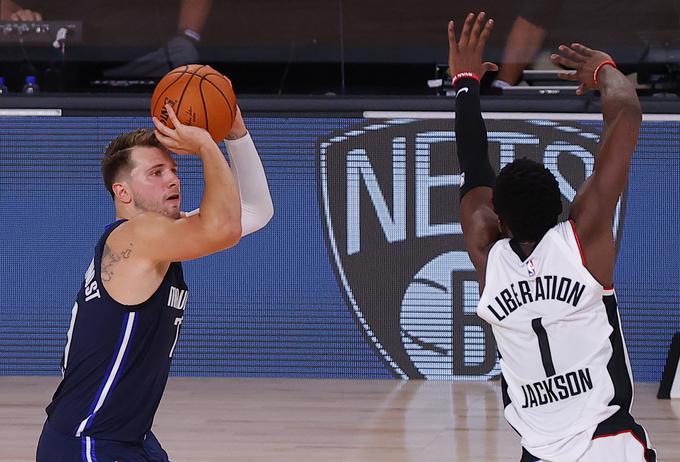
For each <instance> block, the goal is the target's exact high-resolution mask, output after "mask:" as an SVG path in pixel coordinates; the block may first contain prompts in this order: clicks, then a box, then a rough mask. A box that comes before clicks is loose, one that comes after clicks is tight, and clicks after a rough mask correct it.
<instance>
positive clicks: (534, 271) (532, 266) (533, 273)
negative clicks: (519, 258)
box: [527, 260, 536, 278]
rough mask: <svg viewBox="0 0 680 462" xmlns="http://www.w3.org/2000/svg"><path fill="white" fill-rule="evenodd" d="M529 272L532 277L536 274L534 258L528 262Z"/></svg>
mask: <svg viewBox="0 0 680 462" xmlns="http://www.w3.org/2000/svg"><path fill="white" fill-rule="evenodd" d="M527 273H529V277H530V278H532V277H534V276H536V266H534V261H533V260H529V261H528V262H527Z"/></svg>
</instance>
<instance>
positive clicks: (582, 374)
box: [522, 367, 593, 409]
mask: <svg viewBox="0 0 680 462" xmlns="http://www.w3.org/2000/svg"><path fill="white" fill-rule="evenodd" d="M592 389H593V379H592V378H591V377H590V369H588V368H587V367H586V368H585V369H579V370H578V371H575V372H569V373H567V374H564V375H553V376H552V377H548V378H547V379H545V380H541V381H540V382H535V383H531V384H527V385H522V391H523V392H524V404H522V409H526V408H528V407H536V406H543V405H544V404H549V403H554V402H557V401H561V400H563V399H567V398H570V397H572V396H576V395H580V394H581V393H586V392H588V391H590V390H592Z"/></svg>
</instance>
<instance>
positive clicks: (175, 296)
mask: <svg viewBox="0 0 680 462" xmlns="http://www.w3.org/2000/svg"><path fill="white" fill-rule="evenodd" d="M188 299H189V291H188V290H182V289H178V288H177V287H175V286H171V287H170V294H169V295H168V306H169V307H170V308H176V309H178V310H182V311H184V308H185V307H186V306H187V300H188Z"/></svg>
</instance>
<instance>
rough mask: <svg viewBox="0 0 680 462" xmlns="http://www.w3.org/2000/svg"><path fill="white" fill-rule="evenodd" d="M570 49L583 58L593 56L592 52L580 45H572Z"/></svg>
mask: <svg viewBox="0 0 680 462" xmlns="http://www.w3.org/2000/svg"><path fill="white" fill-rule="evenodd" d="M571 47H572V48H573V49H574V50H576V51H578V52H579V53H581V54H582V55H583V56H587V57H591V56H592V55H593V50H591V49H590V48H588V47H587V46H585V45H582V44H580V43H572V44H571Z"/></svg>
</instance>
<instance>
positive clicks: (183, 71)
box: [167, 64, 236, 118]
mask: <svg viewBox="0 0 680 462" xmlns="http://www.w3.org/2000/svg"><path fill="white" fill-rule="evenodd" d="M185 67H186V68H188V67H189V66H185ZM204 67H206V65H205V64H204V65H202V66H201V67H199V68H198V69H197V70H200V69H203V68H204ZM176 73H180V74H182V75H187V74H189V75H191V76H192V78H193V76H196V77H198V78H200V79H201V82H200V83H199V88H201V85H202V83H203V81H204V80H205V81H207V82H209V83H210V85H212V86H213V87H214V88H215V90H217V91H218V92H219V93H220V95H222V97H223V98H224V100H225V102H226V103H227V106H229V111H230V112H231V117H232V118H236V111H235V109H234V108H233V107H231V104H230V103H229V98H227V95H225V94H224V93H223V92H222V90H220V88H219V87H218V86H217V85H215V84H214V83H213V82H211V81H210V80H208V79H207V77H210V76H211V75H216V76H218V77H222V78H225V77H224V75H223V74H220V73H219V72H210V73H208V74H198V73H197V72H193V71H189V70H186V69H185V70H181V71H180V70H175V71H172V72H169V73H168V74H167V75H170V74H176ZM178 80H179V79H178ZM189 81H191V79H189ZM175 82H176V81H175ZM173 83H174V82H173ZM188 84H189V83H188V82H187V85H188ZM182 95H184V94H182ZM177 107H179V105H178V106H177ZM206 114H207V112H206Z"/></svg>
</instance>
